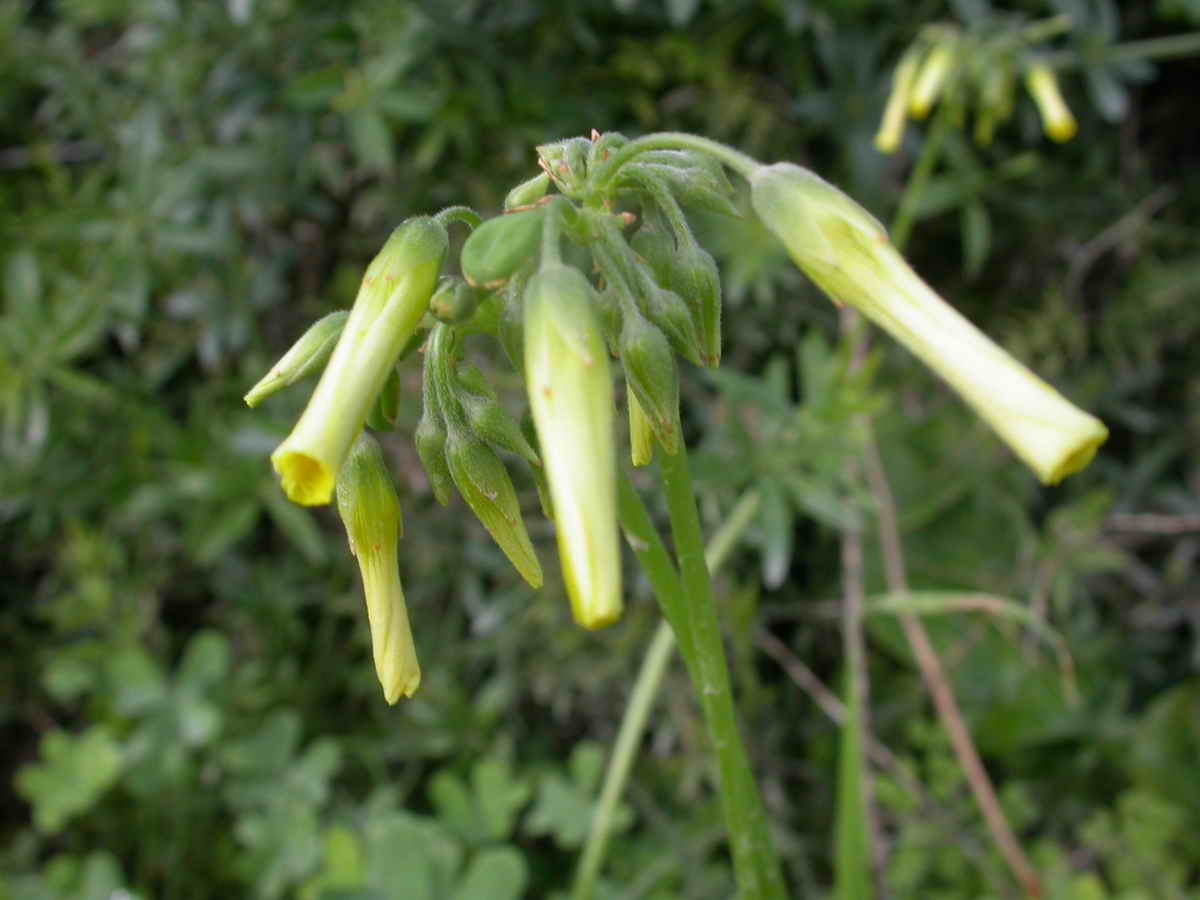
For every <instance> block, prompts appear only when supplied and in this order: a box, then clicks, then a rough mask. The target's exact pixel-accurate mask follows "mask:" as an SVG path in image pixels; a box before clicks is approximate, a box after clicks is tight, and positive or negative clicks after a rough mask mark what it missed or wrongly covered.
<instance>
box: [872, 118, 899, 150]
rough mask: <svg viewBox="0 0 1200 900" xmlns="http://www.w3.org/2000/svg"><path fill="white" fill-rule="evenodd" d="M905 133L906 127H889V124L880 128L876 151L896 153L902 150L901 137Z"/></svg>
mask: <svg viewBox="0 0 1200 900" xmlns="http://www.w3.org/2000/svg"><path fill="white" fill-rule="evenodd" d="M903 133H904V125H903V123H901V125H900V126H899V127H895V126H892V127H889V126H888V123H887V122H884V123H883V125H881V126H880V128H879V133H878V134H876V135H875V149H876V150H878V151H879V152H880V153H895V152H896V151H897V150H899V149H900V137H901V135H903Z"/></svg>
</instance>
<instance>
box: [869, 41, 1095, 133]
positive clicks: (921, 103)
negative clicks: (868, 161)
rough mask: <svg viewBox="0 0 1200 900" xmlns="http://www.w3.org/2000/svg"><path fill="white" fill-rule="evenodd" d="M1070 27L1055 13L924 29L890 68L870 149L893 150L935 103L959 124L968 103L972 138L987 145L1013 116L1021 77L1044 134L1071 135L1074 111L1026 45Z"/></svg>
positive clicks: (1039, 58) (1055, 80)
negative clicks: (1027, 20) (1030, 19)
mask: <svg viewBox="0 0 1200 900" xmlns="http://www.w3.org/2000/svg"><path fill="white" fill-rule="evenodd" d="M1068 25H1069V20H1066V18H1065V17H1060V18H1057V19H1050V20H1048V21H1046V22H1041V23H1033V24H1031V25H1026V24H1024V23H1020V22H1015V23H1010V22H1008V21H1007V20H996V21H993V20H990V19H989V20H987V21H985V22H981V23H980V24H979V25H978V27H976V28H973V29H971V30H969V31H962V30H960V29H959V28H957V27H954V26H950V25H931V26H928V27H927V28H924V29H922V31H921V33H920V34H919V35H918V36H917V39H916V40H915V41H914V42H913V44H912V46H911V47H909V49H908V50H907V51H906V52H905V53H904V55H903V56H901V58H900V62H899V63H897V64H896V68H895V71H894V72H893V73H892V90H891V93H890V94H888V99H887V104H886V105H885V107H884V111H883V118H882V120H881V121H880V123H879V131H878V132H877V133H876V134H875V147H876V149H878V150H879V151H880V152H881V153H895V152H896V150H898V149H899V148H900V141H901V139H902V138H903V137H904V125H905V121H906V120H907V119H908V118H909V117H912V118H913V119H924V118H925V117H926V116H928V115H929V112H930V110H932V109H933V107H934V104H935V103H939V102H940V103H941V104H943V106H944V107H945V108H946V111H947V112H948V113H949V115H950V117H951V119H952V120H953V121H955V122H956V123H957V124H959V125H960V127H961V124H962V123H963V121H964V119H965V117H966V111H967V109H968V107H970V108H972V109H973V110H974V117H975V122H974V135H975V141H976V143H978V144H983V145H986V144H990V143H991V142H992V137H993V135H994V134H995V131H996V126H997V125H1000V124H1002V123H1004V122H1006V121H1008V119H1010V118H1011V117H1012V114H1013V112H1014V110H1015V103H1016V85H1017V82H1018V80H1019V79H1021V78H1022V77H1023V79H1024V82H1025V87H1026V89H1027V90H1028V91H1029V95H1030V97H1032V98H1033V101H1034V103H1035V104H1036V106H1037V108H1038V112H1039V113H1040V115H1041V117H1042V127H1043V129H1044V130H1045V132H1046V136H1047V137H1049V138H1050V139H1051V140H1055V141H1059V142H1060V143H1061V142H1063V141H1069V140H1070V139H1071V138H1072V137H1074V136H1075V131H1076V129H1077V126H1076V122H1075V117H1074V116H1073V115H1071V110H1070V108H1069V107H1068V106H1067V104H1066V101H1065V100H1064V99H1063V96H1062V93H1061V92H1060V91H1059V87H1058V79H1057V78H1056V77H1055V76H1054V71H1053V70H1052V69H1051V68H1050V66H1049V65H1047V63H1046V62H1045V60H1044V58H1042V57H1040V56H1039V55H1038V54H1037V53H1035V52H1034V51H1033V50H1032V45H1033V43H1034V42H1035V40H1036V39H1037V38H1039V37H1044V36H1049V35H1052V34H1054V33H1055V32H1056V31H1058V30H1061V29H1062V28H1065V27H1067V26H1068Z"/></svg>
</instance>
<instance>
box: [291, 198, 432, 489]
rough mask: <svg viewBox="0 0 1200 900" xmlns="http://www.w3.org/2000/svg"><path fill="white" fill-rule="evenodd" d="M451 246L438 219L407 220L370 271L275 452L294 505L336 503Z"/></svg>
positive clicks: (396, 231)
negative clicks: (347, 463)
mask: <svg viewBox="0 0 1200 900" xmlns="http://www.w3.org/2000/svg"><path fill="white" fill-rule="evenodd" d="M446 243H447V241H446V230H445V228H443V227H442V226H441V225H440V224H438V223H437V222H435V221H434V220H433V219H431V218H428V217H425V216H422V217H418V218H414V219H409V220H408V221H407V222H405V223H404V224H402V225H400V226H399V227H398V228H397V229H396V230H395V231H393V232H392V235H391V237H390V238H388V241H387V243H386V244H385V245H384V247H383V249H382V250H381V251H380V252H379V255H378V256H376V257H375V259H374V260H373V261H372V262H371V265H370V266H368V267H367V273H366V275H365V276H363V281H362V287H361V288H359V291H358V297H357V298H356V299H355V301H354V308H353V309H352V310H351V311H350V316H349V318H348V319H347V320H346V325H345V327H344V329H343V330H342V334H341V337H340V338H339V339H338V343H337V346H336V347H335V348H334V351H333V356H332V357H330V359H329V364H328V365H327V366H326V367H325V371H324V372H323V373H322V374H321V380H320V381H319V382H318V383H317V387H316V390H314V391H313V394H312V397H311V398H310V399H309V401H308V406H307V407H306V408H305V410H304V413H303V414H302V415H301V416H300V421H299V422H297V423H296V427H295V428H293V429H292V433H291V434H290V435H288V437H287V439H286V440H284V442H283V443H282V444H280V445H279V447H277V448H276V450H275V452H274V453H272V454H271V463H272V465H274V466H275V471H276V472H278V473H279V476H280V479H281V480H282V482H283V490H284V493H286V494H287V495H288V498H289V499H291V500H292V501H293V502H295V503H299V504H302V505H304V506H317V505H320V504H324V503H328V502H329V501H330V499H332V496H333V486H334V478H335V476H336V474H337V472H338V470H339V469H340V468H341V466H342V461H343V460H344V459H345V457H346V453H347V452H348V451H349V449H350V445H351V443H353V441H354V438H355V436H356V435H357V434H358V433H359V431H361V430H362V427H363V423H364V422H365V421H366V419H367V414H368V413H369V412H370V410H371V404H372V403H374V402H375V397H376V396H377V395H378V394H379V391H380V390H381V389H382V388H383V385H384V382H385V381H386V380H387V376H388V372H389V371H391V369H392V365H393V364H394V363H395V361H396V357H397V356H399V354H400V351H401V349H403V347H404V344H405V342H407V340H408V339H409V338H410V337H411V336H412V333H413V331H414V330H415V329H416V327H417V323H418V322H419V321H420V319H421V316H422V315H424V313H425V309H426V307H427V306H428V305H429V298H430V297H431V296H432V295H433V291H434V288H435V287H436V286H437V279H438V273H439V272H440V271H441V268H442V260H443V259H444V258H445V255H446Z"/></svg>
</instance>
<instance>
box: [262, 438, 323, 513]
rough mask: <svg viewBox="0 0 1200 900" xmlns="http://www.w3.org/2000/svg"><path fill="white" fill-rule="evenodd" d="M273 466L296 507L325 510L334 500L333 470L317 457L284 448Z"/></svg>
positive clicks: (277, 451) (276, 453) (273, 461)
mask: <svg viewBox="0 0 1200 900" xmlns="http://www.w3.org/2000/svg"><path fill="white" fill-rule="evenodd" d="M271 464H272V465H273V466H274V467H275V471H276V472H277V473H278V474H279V478H280V481H281V482H282V484H283V492H284V493H285V494H287V498H288V499H289V500H291V501H292V502H293V503H299V504H300V505H301V506H323V505H325V504H326V503H328V502H329V501H330V500H332V499H333V481H334V479H333V470H332V469H331V468H330V467H329V466H327V465H326V464H325V463H324V462H322V461H321V460H319V459H317V458H316V457H314V456H310V455H309V454H307V453H302V452H300V451H298V450H284V449H283V448H282V447H281V448H280V449H279V450H276V451H275V452H274V453H273V454H271Z"/></svg>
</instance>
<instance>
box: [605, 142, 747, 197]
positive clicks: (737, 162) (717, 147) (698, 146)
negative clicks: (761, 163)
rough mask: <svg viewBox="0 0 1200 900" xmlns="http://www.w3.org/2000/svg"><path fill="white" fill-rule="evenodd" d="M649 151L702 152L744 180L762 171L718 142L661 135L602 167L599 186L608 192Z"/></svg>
mask: <svg viewBox="0 0 1200 900" xmlns="http://www.w3.org/2000/svg"><path fill="white" fill-rule="evenodd" d="M647 150H698V151H699V152H701V153H707V154H708V155H709V156H712V157H715V158H716V159H718V160H720V161H721V162H723V163H724V164H725V165H727V166H729V168H731V169H733V171H735V172H737V173H738V174H739V175H741V176H742V177H743V178H749V177H750V173H751V172H753V171H754V169H756V168H757V167H758V160H756V159H754V158H753V157H750V156H747V155H746V154H745V153H742V152H740V151H738V150H734V149H733V148H732V147H727V146H726V145H724V144H722V143H719V142H718V141H713V140H709V139H708V138H702V137H700V136H699V135H695V134H686V133H685V132H682V131H660V132H658V133H657V134H648V135H646V136H645V137H640V138H637V139H636V140H632V141H630V142H629V143H628V144H626V145H625V146H623V147H622V148H621V149H620V150H618V151H617V152H616V153H614V154H613V155H612V156H610V157H609V158H608V159H607V160H606V161H605V162H604V163H603V164H602V166H600V168H599V171H598V172H597V175H596V183H597V184H598V185H599V186H600V187H601V188H602V189H603V188H607V187H608V185H609V183H610V182H611V181H612V178H613V176H614V175H615V174H616V172H617V170H618V169H620V168H621V166H623V165H625V163H627V162H629V161H630V160H631V159H633V158H634V157H635V156H637V155H638V154H639V153H645V152H646V151H647Z"/></svg>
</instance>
